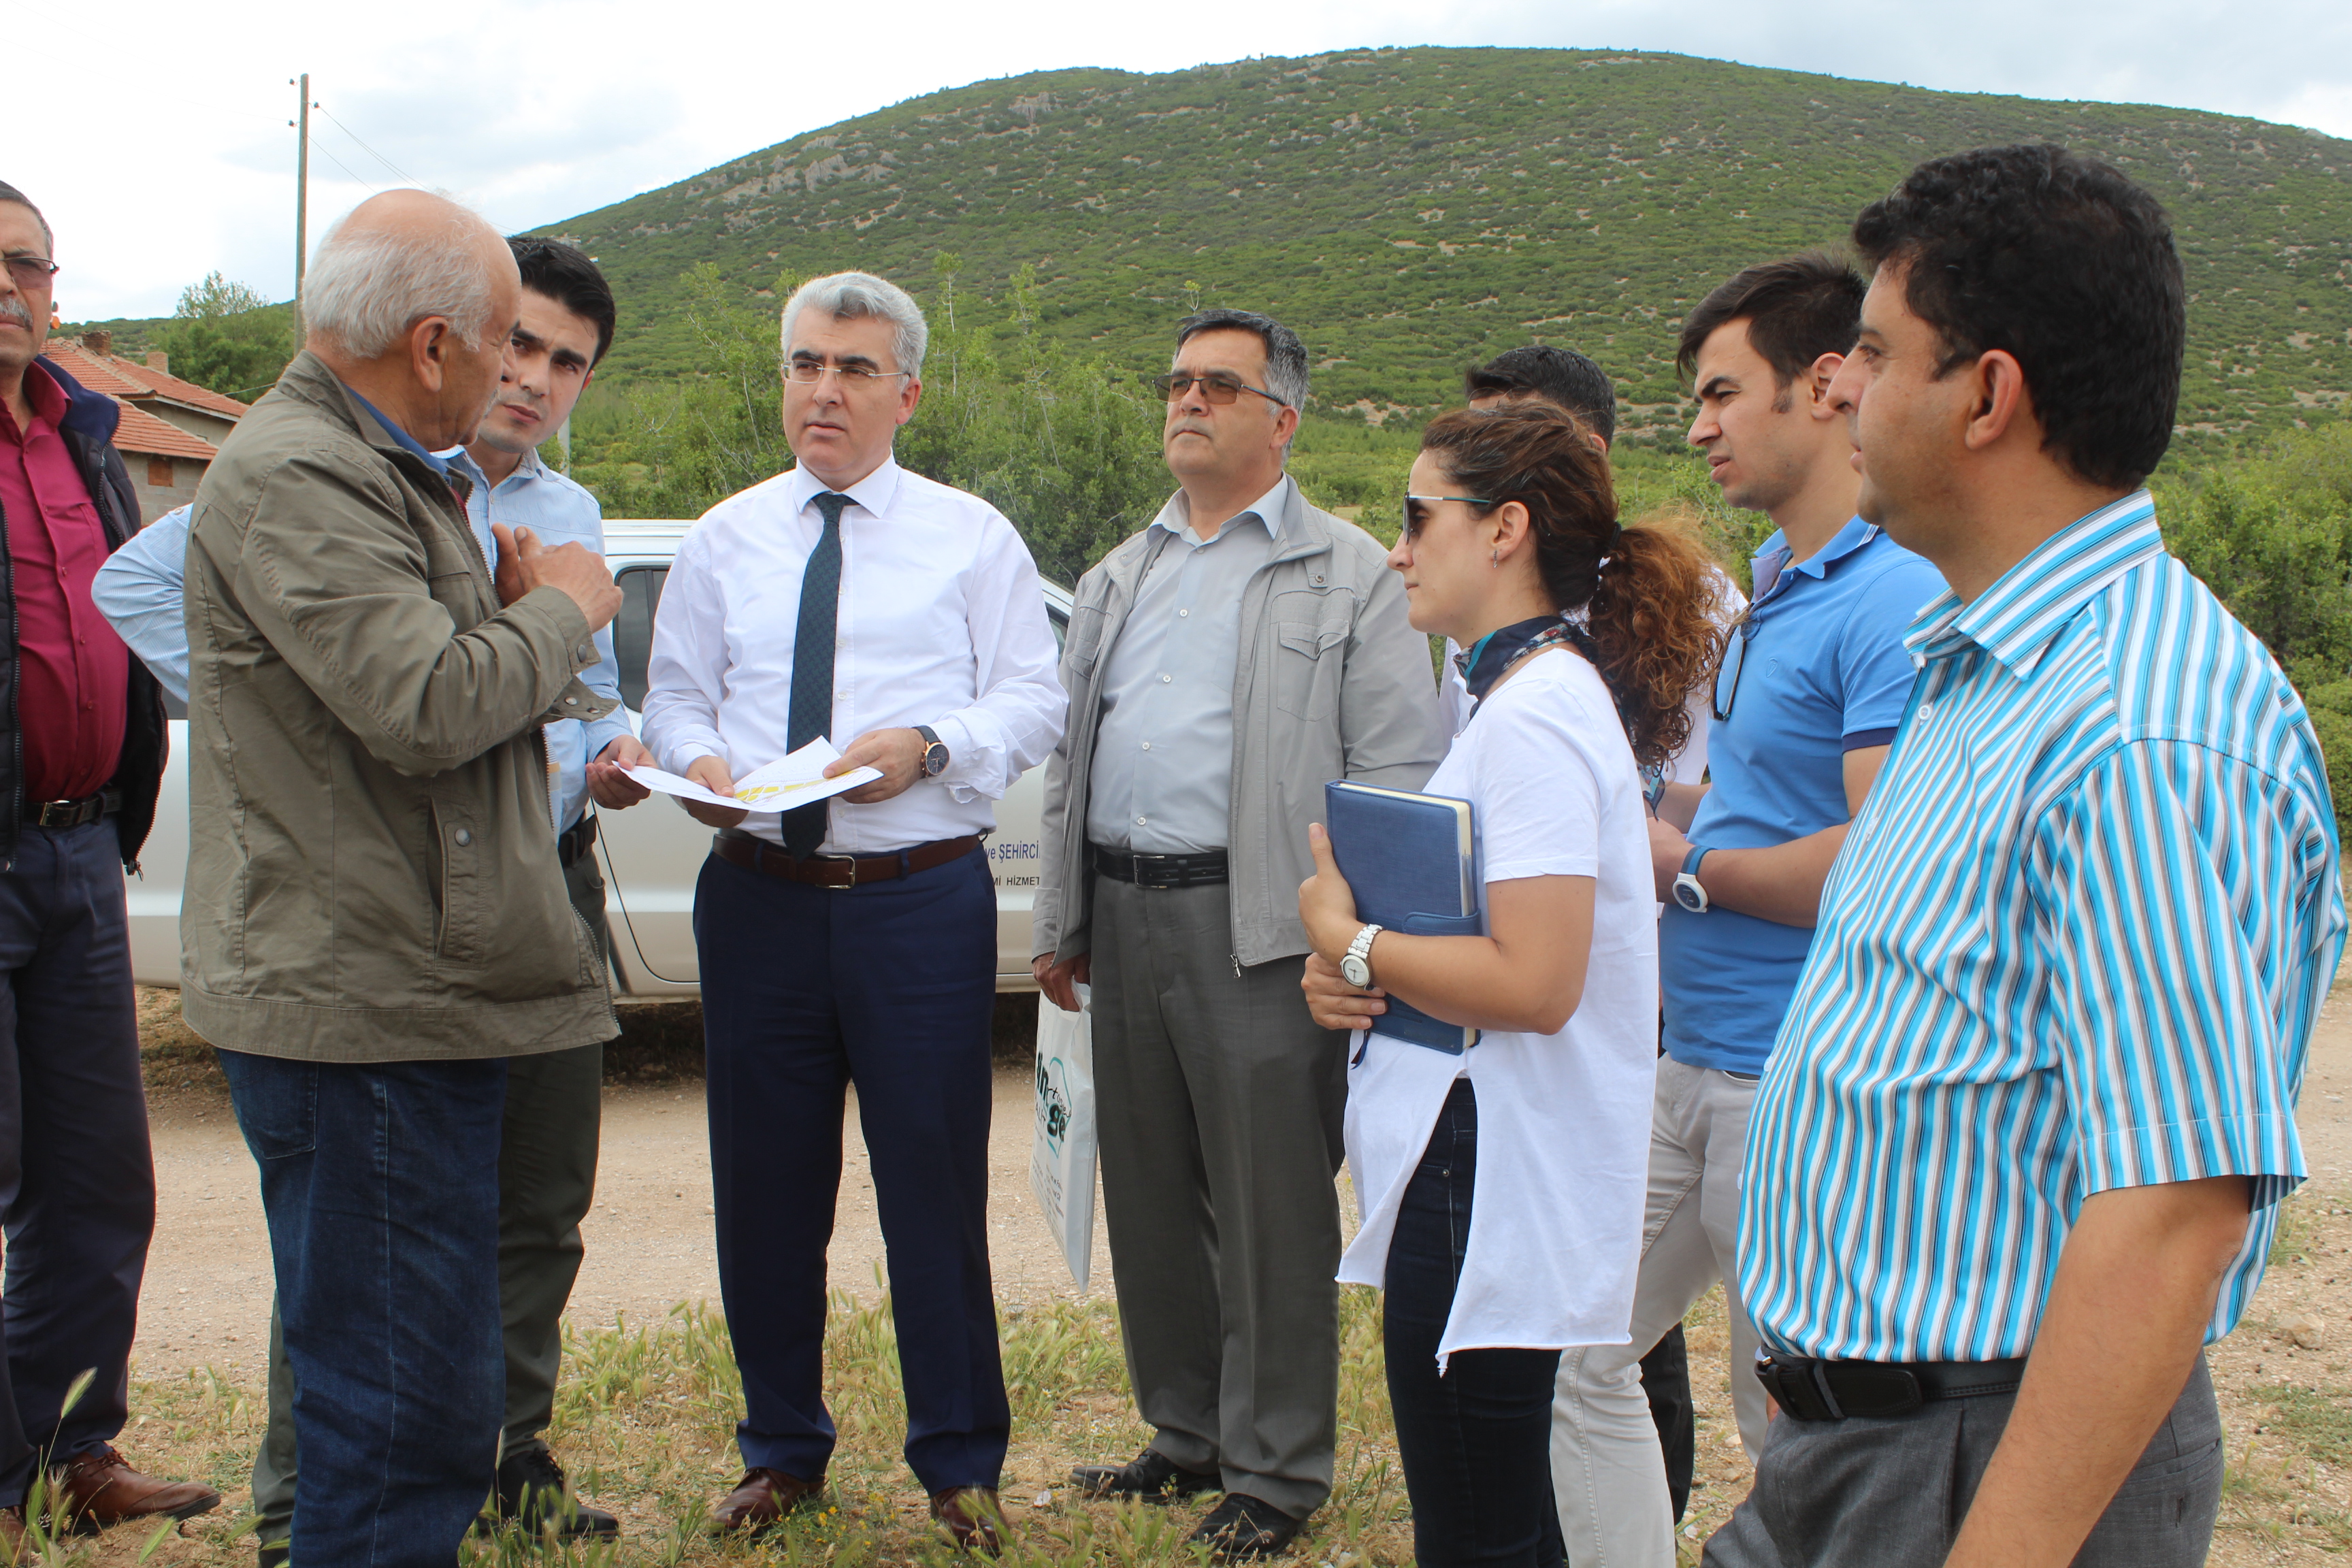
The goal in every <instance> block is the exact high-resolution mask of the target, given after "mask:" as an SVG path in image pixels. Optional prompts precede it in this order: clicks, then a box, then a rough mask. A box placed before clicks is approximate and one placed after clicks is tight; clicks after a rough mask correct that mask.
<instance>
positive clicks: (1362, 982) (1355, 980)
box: [1339, 952, 1372, 990]
mask: <svg viewBox="0 0 2352 1568" xmlns="http://www.w3.org/2000/svg"><path fill="white" fill-rule="evenodd" d="M1339 978H1340V979H1342V980H1345V981H1346V982H1347V983H1348V984H1350V985H1353V986H1355V987H1356V988H1357V989H1358V990H1362V989H1363V988H1365V987H1367V986H1369V985H1370V984H1371V983H1372V966H1371V965H1370V964H1369V963H1365V962H1364V961H1363V960H1362V959H1360V958H1358V957H1357V956H1356V955H1355V954H1354V953H1352V952H1351V953H1349V954H1348V956H1347V957H1345V958H1343V959H1341V960H1340V961H1339Z"/></svg>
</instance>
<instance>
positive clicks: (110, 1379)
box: [0, 184, 220, 1563]
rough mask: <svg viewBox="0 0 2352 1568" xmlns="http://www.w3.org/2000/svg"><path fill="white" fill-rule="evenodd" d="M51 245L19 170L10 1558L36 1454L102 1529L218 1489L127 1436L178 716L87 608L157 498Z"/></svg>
mask: <svg viewBox="0 0 2352 1568" xmlns="http://www.w3.org/2000/svg"><path fill="white" fill-rule="evenodd" d="M54 248H55V247H54V245H53V244H52V241H51V237H50V234H49V226H48V224H47V222H46V221H45V220H44V219H43V218H42V216H41V215H40V213H39V211H38V210H37V209H36V208H35V207H34V206H33V205H32V204H31V203H30V202H28V201H26V199H25V197H24V195H23V194H22V193H20V192H19V191H17V190H16V187H14V186H12V185H8V184H0V595H5V599H6V601H7V619H6V621H5V624H4V625H0V1223H5V1226H6V1231H7V1237H8V1242H7V1262H6V1268H7V1275H6V1280H5V1287H0V1350H5V1354H0V1563H8V1562H14V1561H16V1556H17V1553H18V1552H19V1550H20V1547H21V1544H22V1542H23V1538H24V1533H25V1502H26V1494H27V1492H28V1491H30V1490H31V1489H32V1483H33V1479H34V1474H35V1470H36V1468H37V1465H38V1463H39V1462H40V1459H41V1453H40V1448H37V1447H36V1445H39V1446H40V1447H45V1448H46V1449H47V1459H48V1463H49V1466H50V1471H49V1485H48V1488H47V1492H46V1494H45V1495H46V1498H47V1508H48V1510H49V1511H50V1512H52V1513H53V1514H57V1515H65V1514H71V1515H74V1516H76V1519H77V1521H79V1523H81V1524H82V1525H83V1526H84V1527H90V1526H100V1525H107V1524H113V1523H116V1522H118V1521H122V1520H126V1519H155V1518H171V1519H185V1518H188V1517H189V1516H191V1515H193V1514H198V1513H202V1512H204V1511H205V1510H207V1509H210V1508H213V1507H215V1506H216V1505H217V1504H218V1503H219V1502H220V1494H219V1493H218V1492H216V1491H215V1490H213V1489H211V1488H210V1487H206V1486H202V1485H199V1484H197V1483H194V1482H191V1481H176V1482H174V1481H159V1480H155V1479H152V1478H150V1477H147V1476H143V1475H141V1474H140V1473H139V1472H138V1471H136V1470H134V1469H132V1468H131V1467H130V1466H129V1465H128V1464H126V1463H124V1462H123V1459H122V1456H121V1455H120V1454H118V1453H116V1452H115V1450H114V1446H113V1438H114V1436H115V1435H116V1434H117V1433H119V1432H121V1430H122V1426H123V1422H124V1419H125V1416H126V1414H127V1412H126V1402H127V1399H128V1396H129V1392H130V1386H129V1374H130V1364H131V1338H132V1336H133V1333H134V1332H135V1331H136V1329H137V1326H138V1315H139V1283H140V1279H141V1277H142V1275H143V1274H144V1272H145V1270H146V1267H147V1244H148V1241H149V1238H150V1237H152V1234H153V1232H154V1228H155V1171H154V1162H153V1160H152V1156H151V1155H150V1153H149V1151H148V1143H147V1104H146V1099H145V1096H144V1094H143V1093H142V1089H141V1088H140V1081H139V1034H138V1026H137V1021H136V1017H135V1015H134V1013H133V1010H132V1003H131V949H130V941H129V936H128V929H127V927H126V925H125V923H124V919H123V886H122V871H123V868H135V867H136V866H137V864H138V856H139V846H140V845H141V843H142V842H143V841H144V840H145V838H146V837H147V829H148V826H150V824H152V822H153V821H154V816H155V795H156V789H157V785H158V783H159V781H160V780H161V778H162V776H163V699H162V694H161V692H160V690H159V689H158V688H157V686H156V684H155V680H154V678H153V677H152V676H151V675H149V674H148V673H147V671H146V668H145V667H144V666H142V665H141V664H140V663H139V662H138V660H136V659H134V658H131V655H130V651H129V650H128V649H127V648H125V647H123V645H122V641H121V638H119V637H116V636H115V634H114V628H113V627H111V626H109V625H107V623H106V620H105V618H104V617H103V616H100V614H99V613H98V610H97V607H96V606H95V605H92V604H91V603H90V596H89V584H90V578H91V577H92V576H93V575H95V574H96V573H97V571H98V568H99V566H100V563H102V562H104V561H105V559H106V557H107V555H108V553H109V552H111V551H113V550H114V549H115V548H116V547H117V546H119V545H120V544H121V542H123V541H124V540H126V539H128V538H129V537H130V536H131V534H132V533H134V532H136V531H138V529H139V507H138V501H137V500H136V498H135V497H134V495H133V493H132V491H131V477H130V475H129V474H128V473H127V472H125V471H124V469H123V467H122V458H121V456H120V455H119V454H118V453H116V451H115V450H114V447H113V435H114V427H115V423H116V421H117V420H118V419H119V417H120V411H119V410H118V409H117V408H116V406H115V405H114V403H113V402H112V401H111V400H110V399H108V398H104V397H100V396H97V395H93V394H91V393H88V392H85V391H83V390H82V388H81V387H80V386H79V385H78V384H76V383H75V382H74V380H73V378H72V377H70V376H68V375H67V374H65V373H64V372H63V371H62V370H59V369H58V368H57V367H56V366H55V365H53V364H51V363H48V362H47V360H44V359H42V358H40V357H39V356H40V353H41V348H42V345H43V344H44V343H45V342H47V338H48V323H49V287H50V279H51V276H52V275H53V274H54V273H55V272H56V271H57V265H56V262H55V261H54V259H53V258H52V253H53V251H54ZM90 1369H95V1373H96V1374H95V1376H94V1377H93V1378H92V1380H91V1382H90V1384H89V1388H88V1389H86V1390H85V1391H84V1392H83V1393H82V1394H81V1396H80V1398H79V1399H78V1400H76V1401H75V1402H74V1403H73V1405H72V1408H71V1409H67V1408H66V1404H67V1395H68V1392H69V1390H70V1387H71V1384H73V1382H74V1380H75V1379H76V1378H78V1377H79V1376H80V1375H81V1374H82V1373H84V1372H85V1371H88V1370H90Z"/></svg>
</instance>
